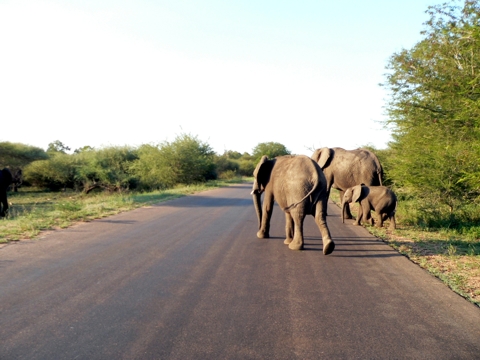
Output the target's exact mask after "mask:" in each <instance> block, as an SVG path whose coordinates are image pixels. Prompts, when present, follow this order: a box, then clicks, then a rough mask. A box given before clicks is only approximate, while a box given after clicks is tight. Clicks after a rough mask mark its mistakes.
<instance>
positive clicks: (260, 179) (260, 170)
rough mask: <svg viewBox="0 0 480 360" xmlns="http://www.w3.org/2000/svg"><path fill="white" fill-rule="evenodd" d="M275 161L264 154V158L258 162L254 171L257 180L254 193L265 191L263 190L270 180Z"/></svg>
mask: <svg viewBox="0 0 480 360" xmlns="http://www.w3.org/2000/svg"><path fill="white" fill-rule="evenodd" d="M274 161H275V160H273V161H272V160H268V157H267V156H266V155H263V156H262V158H261V159H260V161H259V162H258V164H257V167H256V168H255V170H254V171H253V176H254V177H255V181H254V183H253V190H252V193H254V192H258V193H262V192H263V190H264V189H265V187H266V186H267V183H268V181H269V180H270V173H271V172H272V169H273V162H274Z"/></svg>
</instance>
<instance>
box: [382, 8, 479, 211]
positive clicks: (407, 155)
mask: <svg viewBox="0 0 480 360" xmlns="http://www.w3.org/2000/svg"><path fill="white" fill-rule="evenodd" d="M428 13H429V15H430V20H429V21H427V22H426V23H425V30H424V31H423V32H422V35H423V39H422V40H421V41H420V42H418V43H417V44H416V45H415V46H413V48H411V49H404V50H402V51H400V52H398V53H396V54H394V55H393V56H392V57H391V59H390V61H389V65H388V69H389V70H390V72H389V73H388V74H387V76H386V82H385V84H384V85H385V86H386V87H387V88H388V89H389V90H390V94H391V98H390V101H389V103H388V105H387V112H388V115H389V120H388V121H387V125H388V126H389V127H390V128H391V130H392V134H393V139H394V141H393V142H391V143H390V149H389V151H388V160H387V163H388V164H390V165H391V166H388V165H387V167H389V169H388V170H389V171H388V176H389V178H390V179H391V181H392V183H393V184H394V185H395V186H396V187H397V188H399V189H400V191H403V192H405V193H408V194H409V195H410V196H415V197H416V198H417V199H421V200H422V202H423V203H424V205H425V209H427V208H432V205H433V207H435V208H437V209H439V208H441V207H442V206H444V207H446V208H447V209H448V212H449V213H450V215H451V216H452V217H454V216H456V212H457V211H459V210H460V208H461V207H462V204H465V203H468V202H475V201H478V200H479V196H480V161H479V160H480V6H479V4H478V1H469V0H467V1H465V2H464V3H463V6H455V5H454V4H443V5H438V6H432V7H429V10H428Z"/></svg>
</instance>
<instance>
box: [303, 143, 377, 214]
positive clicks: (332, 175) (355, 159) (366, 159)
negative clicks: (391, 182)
mask: <svg viewBox="0 0 480 360" xmlns="http://www.w3.org/2000/svg"><path fill="white" fill-rule="evenodd" d="M312 159H313V160H315V161H316V162H317V163H318V165H320V167H321V168H322V171H323V173H324V174H325V178H326V180H327V199H328V197H329V196H330V190H331V188H332V187H333V188H335V189H338V190H340V199H342V198H343V195H344V193H345V190H347V189H348V188H350V187H352V186H355V185H360V184H365V185H369V186H370V185H373V186H381V185H382V176H383V170H382V166H381V165H380V161H379V160H378V158H377V156H376V155H375V154H374V153H372V152H371V151H369V150H366V149H355V150H345V149H342V148H339V147H335V148H327V147H324V148H321V149H317V150H315V152H314V153H313V155H312ZM345 211H346V213H345V214H344V216H345V217H346V218H347V219H351V218H352V214H351V212H350V209H349V208H348V207H347V208H346V210H345ZM325 213H326V209H325Z"/></svg>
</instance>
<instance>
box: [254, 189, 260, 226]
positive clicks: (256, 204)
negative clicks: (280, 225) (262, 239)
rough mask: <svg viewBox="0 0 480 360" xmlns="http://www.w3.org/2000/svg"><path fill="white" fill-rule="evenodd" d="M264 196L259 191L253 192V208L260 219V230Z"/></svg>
mask: <svg viewBox="0 0 480 360" xmlns="http://www.w3.org/2000/svg"><path fill="white" fill-rule="evenodd" d="M261 197H262V194H261V193H260V192H258V191H252V199H253V206H254V207H255V212H256V213H257V218H258V228H259V229H260V227H261V226H262V200H261Z"/></svg>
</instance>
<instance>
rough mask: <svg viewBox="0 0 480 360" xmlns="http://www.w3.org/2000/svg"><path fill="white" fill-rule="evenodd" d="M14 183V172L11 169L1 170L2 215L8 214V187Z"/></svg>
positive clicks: (0, 195)
mask: <svg viewBox="0 0 480 360" xmlns="http://www.w3.org/2000/svg"><path fill="white" fill-rule="evenodd" d="M11 183H12V173H11V172H10V170H9V169H7V168H4V169H3V170H0V217H5V216H7V214H8V200H7V189H8V187H9V186H10V184H11Z"/></svg>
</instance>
